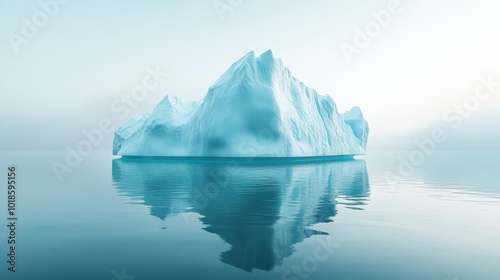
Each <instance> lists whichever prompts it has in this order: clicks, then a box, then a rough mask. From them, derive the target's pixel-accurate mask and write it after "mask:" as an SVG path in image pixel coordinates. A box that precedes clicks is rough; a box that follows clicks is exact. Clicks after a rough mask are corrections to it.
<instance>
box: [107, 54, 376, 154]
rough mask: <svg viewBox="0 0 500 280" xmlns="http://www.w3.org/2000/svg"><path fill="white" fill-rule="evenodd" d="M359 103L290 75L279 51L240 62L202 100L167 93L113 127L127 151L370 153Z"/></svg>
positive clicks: (118, 146)
mask: <svg viewBox="0 0 500 280" xmlns="http://www.w3.org/2000/svg"><path fill="white" fill-rule="evenodd" d="M368 133H369V126H368V123H367V122H366V120H365V119H364V117H363V114H362V113H361V110H360V108H358V107H354V108H353V109H351V110H350V111H349V112H346V113H345V114H340V113H339V112H338V110H337V106H336V104H335V102H334V101H333V100H332V98H331V97H330V96H328V95H320V94H318V93H317V92H316V91H315V90H314V89H312V88H309V87H307V86H305V85H304V84H303V83H302V82H300V81H299V80H297V79H296V78H294V77H293V76H292V75H291V72H290V70H289V69H288V68H286V67H284V65H283V63H282V61H281V59H279V58H275V57H274V54H273V53H272V51H270V50H269V51H267V52H265V53H264V54H262V55H261V56H259V57H255V54H254V52H250V53H248V54H247V55H245V56H244V57H243V58H241V59H240V60H238V61H237V62H235V63H234V64H233V65H232V66H231V67H230V68H229V69H228V70H227V71H226V72H225V73H224V74H223V75H222V76H221V77H220V78H219V80H217V81H216V82H215V84H214V85H213V86H211V87H210V88H209V90H208V93H207V95H206V96H205V98H203V99H202V100H200V101H186V100H183V99H181V98H179V97H176V96H172V95H167V96H166V97H165V98H164V99H163V100H162V101H161V102H160V103H159V104H158V105H157V107H156V108H155V109H154V110H153V112H152V113H151V114H145V115H143V116H140V117H135V118H132V119H131V120H129V121H128V122H126V123H125V124H124V125H122V126H121V127H120V128H119V129H118V130H117V131H116V132H115V135H114V140H113V154H114V155H122V156H183V157H185V156H193V157H310V156H332V155H359V154H365V153H366V144H367V141H368Z"/></svg>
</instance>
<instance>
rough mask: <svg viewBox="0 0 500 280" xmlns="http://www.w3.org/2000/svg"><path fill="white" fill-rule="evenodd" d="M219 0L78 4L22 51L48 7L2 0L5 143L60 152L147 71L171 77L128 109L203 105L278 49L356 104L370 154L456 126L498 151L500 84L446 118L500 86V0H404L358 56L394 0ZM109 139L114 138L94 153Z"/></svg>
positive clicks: (341, 101) (305, 77)
mask: <svg viewBox="0 0 500 280" xmlns="http://www.w3.org/2000/svg"><path fill="white" fill-rule="evenodd" d="M53 1H55V0H53ZM66 1H67V0H66ZM46 2H51V1H50V0H42V1H41V3H46ZM216 2H218V3H223V4H224V3H226V5H229V4H228V3H238V1H235V0H233V1H228V0H221V1H212V0H191V1H152V0H150V1H124V0H112V1H79V0H72V1H68V3H67V4H60V5H59V4H58V5H57V7H58V8H57V9H56V10H55V12H53V13H52V14H53V15H50V16H49V17H48V20H47V22H46V24H45V25H44V26H42V27H41V28H37V29H38V30H37V31H36V32H34V33H33V34H34V35H33V34H31V35H32V37H31V38H27V39H26V42H27V43H26V44H25V43H19V45H17V47H16V46H14V47H13V44H12V43H11V41H12V36H14V35H12V34H16V35H18V36H24V35H23V33H22V31H23V28H24V29H25V25H26V22H30V23H33V21H34V20H33V16H36V15H40V12H42V13H43V12H44V9H43V8H42V7H41V6H40V4H39V1H26V0H25V1H21V0H19V1H14V0H0V22H1V24H0V35H1V36H2V37H1V38H2V39H1V40H0V94H1V97H2V100H1V101H0V129H1V132H0V135H1V137H0V150H63V149H65V147H66V146H68V145H69V146H74V145H76V143H77V142H78V141H80V140H81V139H82V138H83V136H82V133H81V131H82V129H93V128H97V127H98V126H99V122H100V120H101V119H103V118H110V119H112V120H113V121H114V124H116V125H121V124H122V123H123V122H124V121H123V120H122V119H120V118H118V117H117V115H116V113H115V112H113V111H112V110H111V109H110V107H111V104H112V103H113V102H114V101H115V100H117V98H120V96H122V95H123V94H130V92H131V90H132V88H133V87H134V86H136V85H139V84H141V82H142V80H143V78H144V76H145V75H146V74H147V71H146V69H147V67H153V68H155V67H156V66H157V65H158V67H159V68H160V69H162V71H168V72H169V77H168V78H166V79H164V81H163V82H162V83H161V84H160V85H159V86H158V87H157V88H156V89H154V90H153V91H152V92H151V93H150V94H149V95H148V96H147V97H146V99H145V100H144V101H142V102H140V103H139V105H138V106H137V107H136V108H134V109H133V110H132V111H131V113H130V117H132V116H134V115H136V114H143V113H147V112H150V111H151V110H152V109H153V108H154V107H155V105H156V104H157V103H158V102H159V101H160V100H161V99H162V98H163V97H164V96H165V94H167V93H168V94H174V95H178V96H180V97H183V98H186V99H193V100H196V99H200V98H202V97H203V96H204V95H205V94H206V92H207V89H208V88H209V87H210V86H211V85H212V84H213V83H214V82H215V81H216V80H217V78H218V77H219V76H220V75H221V74H223V73H224V71H225V70H227V68H228V67H229V66H230V65H231V64H232V63H233V62H234V61H236V60H237V59H239V58H240V57H242V56H243V55H245V54H246V53H248V52H249V51H252V50H254V51H255V52H256V53H257V54H260V53H262V52H264V51H266V50H268V49H272V50H273V52H274V54H275V55H276V56H277V57H280V58H281V59H282V60H283V62H284V64H285V65H286V66H287V67H288V68H289V69H290V70H291V72H292V74H293V75H294V76H295V77H296V78H298V79H299V80H301V81H303V82H304V83H305V84H306V85H307V86H309V87H312V88H314V89H316V90H317V91H318V92H320V93H321V94H329V95H331V96H332V97H333V99H334V100H335V101H336V102H337V105H338V107H339V109H340V111H346V110H348V109H350V108H351V107H352V106H356V105H357V106H360V107H361V109H362V110H363V113H364V115H365V117H366V119H367V120H368V121H369V123H370V126H371V135H370V140H369V149H371V150H380V149H400V148H408V149H411V146H412V143H413V141H414V140H415V139H419V138H422V137H426V136H427V135H430V131H432V130H433V129H434V128H436V127H443V128H446V129H447V131H449V136H450V137H451V139H450V141H449V142H448V143H446V147H451V148H454V149H473V148H474V147H482V148H484V147H487V148H488V149H499V148H498V146H499V145H497V144H496V143H500V131H499V129H498V127H500V110H499V109H500V87H498V89H497V91H496V92H494V94H492V95H491V96H490V97H489V98H487V99H485V100H481V102H480V104H479V105H478V108H477V110H474V112H472V113H471V114H470V116H468V117H467V118H466V119H464V122H463V124H462V125H461V126H460V127H459V128H457V129H454V128H450V123H447V122H445V121H444V120H443V119H442V115H443V114H444V113H445V112H446V111H447V110H448V109H450V108H451V109H453V106H454V105H455V104H456V103H462V102H463V101H464V99H465V98H467V97H468V96H471V95H473V94H474V92H475V89H476V87H477V86H478V85H480V82H479V78H480V77H488V76H489V75H491V76H492V77H493V79H494V80H495V81H500V37H499V36H500V17H499V16H498V15H499V14H500V1H497V0H482V1H481V0H479V1H463V0H459V1H457V0H454V1H452V0H443V1H430V0H428V1H426V0H422V1H417V0H413V1H411V0H401V1H400V4H399V6H398V7H399V8H398V10H399V12H398V13H397V14H392V16H391V19H390V21H388V22H387V24H386V26H385V27H382V28H380V32H378V33H379V34H376V35H374V36H373V37H370V44H369V45H367V46H363V47H360V48H358V50H359V52H358V53H356V54H354V55H353V56H352V57H351V58H352V59H351V61H350V62H349V61H348V60H347V59H346V57H345V56H344V54H343V52H342V49H341V45H342V44H344V45H345V44H350V45H353V46H355V44H354V37H355V35H356V33H357V31H356V28H360V29H365V28H366V27H367V26H370V24H372V23H373V22H374V16H373V13H379V12H380V11H382V10H388V5H389V3H390V2H391V1H379V0H370V1H368V0H363V1H360V0H359V1H327V0H322V1H319V0H312V1H296V0H286V1H285V0H280V1H278V0H275V1H272V0H267V1H255V0H252V1H250V0H243V1H240V2H241V4H239V5H235V6H234V7H231V10H228V11H226V12H225V13H221V11H219V13H218V12H217V10H216V9H215V8H214V3H216ZM52 8H54V7H52ZM52 11H54V9H52ZM24 18H26V20H25V19H24ZM35 18H36V17H35ZM40 19H41V20H43V15H42V18H39V20H40ZM29 35H30V34H29ZM31 35H30V36H31ZM16 48H17V50H18V52H17V53H16V51H15V49H16ZM111 143H112V135H111V134H109V135H106V137H105V140H104V142H103V143H102V144H100V145H99V146H98V149H111Z"/></svg>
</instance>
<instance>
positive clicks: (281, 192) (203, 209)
mask: <svg viewBox="0 0 500 280" xmlns="http://www.w3.org/2000/svg"><path fill="white" fill-rule="evenodd" d="M113 181H114V183H115V185H116V187H117V190H118V192H119V193H120V194H121V195H125V196H128V197H132V198H133V199H134V200H137V201H139V202H140V203H143V204H144V205H147V206H149V207H150V213H151V215H153V216H156V217H158V218H160V219H165V218H166V217H167V216H171V215H178V214H181V213H187V212H196V213H198V214H200V215H201V216H202V218H200V220H201V222H202V223H203V224H204V225H205V228H204V230H206V231H207V232H210V233H214V234H217V235H218V236H219V237H220V238H222V239H223V240H224V241H225V242H227V243H228V244H230V246H231V248H230V250H228V251H226V252H223V253H222V254H221V261H222V262H224V263H227V264H230V265H232V266H234V267H238V268H240V269H244V270H246V271H251V270H252V269H260V270H266V271H269V270H271V269H272V268H273V267H275V266H276V265H280V264H281V263H282V261H283V259H284V258H286V257H288V256H290V255H292V253H293V252H294V245H295V244H297V243H299V242H302V241H303V240H304V239H307V238H309V237H310V236H312V235H315V234H327V233H323V232H318V231H315V230H313V229H311V227H312V226H313V225H315V224H318V223H329V222H332V218H333V217H334V216H335V215H336V214H337V205H338V204H340V202H338V200H339V199H338V198H342V201H347V203H345V204H348V205H347V207H350V208H353V209H360V210H362V209H363V206H364V205H366V203H367V201H368V196H369V182H368V173H367V169H366V164H365V162H364V161H362V160H351V161H337V162H323V163H312V164H283V163H281V164H279V163H272V162H266V163H262V162H258V161H257V162H251V163H248V162H244V163H242V162H231V163H228V162H227V161H200V160H197V161H189V160H183V161H179V160H172V159H155V158H120V159H115V160H113Z"/></svg>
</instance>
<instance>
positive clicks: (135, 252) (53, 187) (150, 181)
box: [0, 152, 500, 280]
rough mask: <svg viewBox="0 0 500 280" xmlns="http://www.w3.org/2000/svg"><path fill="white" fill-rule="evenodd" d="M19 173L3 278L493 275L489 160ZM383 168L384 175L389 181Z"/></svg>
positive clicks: (93, 161) (203, 164)
mask: <svg viewBox="0 0 500 280" xmlns="http://www.w3.org/2000/svg"><path fill="white" fill-rule="evenodd" d="M0 156H1V157H0V163H1V166H2V170H5V171H2V172H1V173H0V182H3V183H2V184H3V185H1V189H2V192H4V193H3V194H2V195H1V196H0V197H1V201H0V219H1V223H2V224H6V223H7V222H6V214H7V211H6V199H5V197H6V194H5V192H6V188H5V182H6V176H7V172H6V166H7V165H8V164H11V163H14V164H16V166H17V167H18V188H19V189H18V192H19V194H18V196H19V197H18V204H19V206H18V207H19V210H18V217H19V220H18V228H17V231H18V232H17V238H18V249H17V250H18V251H17V270H18V271H17V272H16V273H10V272H8V271H7V266H6V262H5V261H6V259H7V257H6V254H7V251H6V250H7V249H6V248H7V244H6V242H5V241H6V237H7V234H6V230H5V229H6V227H5V226H2V230H0V238H1V242H0V252H1V255H2V256H3V257H1V258H2V259H3V261H2V262H1V263H2V264H1V265H0V279H30V280H32V279H33V280H37V279H106V280H109V279H116V280H122V279H123V280H132V279H135V280H142V279H144V280H154V279H276V280H279V279H293V280H297V279H328V280H330V279H346V280H350V279H384V280H387V279H419V280H421V279H450V280H453V279H457V280H463V279H492V280H497V279H500V154H498V153H497V154H491V153H490V154H488V153H438V154H435V155H433V156H431V157H430V158H428V159H427V160H426V162H425V163H424V164H422V165H421V166H418V167H416V168H415V170H414V171H413V172H406V170H405V172H403V173H404V174H403V173H401V172H399V171H398V168H399V166H400V163H399V159H398V157H397V156H398V155H397V154H396V153H371V154H369V155H368V156H367V157H366V159H365V160H356V161H342V162H322V163H310V164H305V163H295V164H287V163H284V162H279V163H273V162H259V161H251V162H246V161H244V162H237V163H231V164H229V163H228V162H225V161H222V162H221V161H187V160H184V161H174V160H151V159H149V160H148V159H116V158H113V157H112V156H110V155H109V154H108V153H100V152H98V153H94V154H92V155H91V156H89V157H87V158H86V159H85V160H84V161H83V163H82V164H81V165H80V166H78V167H77V168H75V169H74V171H73V172H72V173H70V174H66V175H65V176H64V181H63V182H59V181H58V180H57V178H56V176H55V174H54V172H53V171H52V169H51V163H52V161H54V160H58V161H62V160H63V159H64V154H62V153H28V152H26V153H2V154H0ZM388 172H390V173H388Z"/></svg>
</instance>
